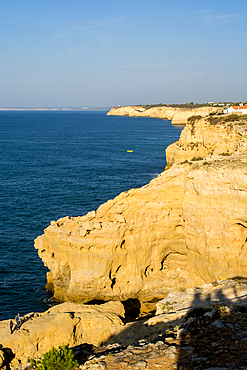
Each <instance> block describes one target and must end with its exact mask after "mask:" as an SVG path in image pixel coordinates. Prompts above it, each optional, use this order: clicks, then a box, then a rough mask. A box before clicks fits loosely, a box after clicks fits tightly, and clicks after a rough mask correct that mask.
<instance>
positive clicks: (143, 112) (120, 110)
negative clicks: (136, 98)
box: [107, 105, 223, 125]
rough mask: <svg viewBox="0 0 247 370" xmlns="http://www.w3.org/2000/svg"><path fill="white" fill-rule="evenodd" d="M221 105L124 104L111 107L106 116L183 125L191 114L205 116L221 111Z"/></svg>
mask: <svg viewBox="0 0 247 370" xmlns="http://www.w3.org/2000/svg"><path fill="white" fill-rule="evenodd" d="M222 111H223V108H222V107H209V106H204V107H198V108H178V107H170V106H168V107H166V106H156V107H152V106H151V107H150V106H147V107H146V106H142V105H138V106H126V107H113V108H112V109H111V110H110V111H109V112H108V113H107V115H108V116H130V117H150V118H161V119H166V120H171V121H172V124H173V125H185V124H186V122H187V119H188V118H189V117H191V116H198V115H200V116H207V115H209V113H214V112H222Z"/></svg>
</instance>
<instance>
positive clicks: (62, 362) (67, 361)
mask: <svg viewBox="0 0 247 370" xmlns="http://www.w3.org/2000/svg"><path fill="white" fill-rule="evenodd" d="M30 363H31V364H32V366H33V367H34V368H35V369H38V370H74V369H75V368H76V367H77V366H79V364H78V362H77V361H76V360H75V358H74V354H73V352H72V350H71V349H70V348H69V346H68V345H65V344H63V345H62V346H60V347H59V349H56V348H54V347H52V348H51V349H50V351H49V352H46V353H45V354H44V355H43V357H42V359H41V360H39V361H37V362H35V365H34V360H30Z"/></svg>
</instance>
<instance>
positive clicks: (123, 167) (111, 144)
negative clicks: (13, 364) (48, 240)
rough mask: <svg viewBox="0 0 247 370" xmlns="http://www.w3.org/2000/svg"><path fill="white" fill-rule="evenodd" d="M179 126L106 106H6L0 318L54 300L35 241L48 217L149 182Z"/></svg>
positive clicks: (0, 176) (0, 175)
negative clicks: (31, 109)
mask: <svg viewBox="0 0 247 370" xmlns="http://www.w3.org/2000/svg"><path fill="white" fill-rule="evenodd" d="M181 130H182V128H181V127H176V126H172V125H171V123H170V121H164V120H158V119H151V118H131V117H114V116H107V115H106V112H17V111H15V112H13V111H12V112H4V111H2V112H0V192H1V204H0V320H4V319H8V318H11V317H14V316H15V315H16V313H17V312H20V314H21V315H24V314H26V313H28V312H33V311H36V312H41V311H44V310H46V309H47V308H48V306H49V304H50V303H51V296H50V295H49V293H48V292H46V291H45V289H44V288H43V287H44V285H45V284H46V272H47V269H46V268H45V267H44V266H43V263H42V261H41V260H40V259H39V257H38V254H37V251H36V250H35V249H34V247H33V241H34V239H35V238H36V237H37V236H38V235H41V234H42V232H43V229H44V228H45V227H47V226H48V225H49V223H50V221H51V220H57V219H58V218H60V217H64V216H78V215H83V214H85V213H87V212H88V211H91V210H96V209H97V208H98V207H99V205H100V204H101V203H103V202H105V201H107V200H108V199H110V198H113V197H115V196H116V195H118V194H119V193H120V192H122V191H125V190H128V189H130V188H134V187H140V186H142V185H145V184H147V183H148V182H149V181H150V180H151V179H152V178H154V177H155V176H157V175H158V174H159V173H160V172H161V171H162V170H163V169H164V167H165V165H166V162H165V157H164V150H165V148H166V147H167V146H168V145H169V144H171V143H172V142H174V141H176V140H178V138H179V135H180V132H181ZM127 150H133V152H132V153H128V152H127Z"/></svg>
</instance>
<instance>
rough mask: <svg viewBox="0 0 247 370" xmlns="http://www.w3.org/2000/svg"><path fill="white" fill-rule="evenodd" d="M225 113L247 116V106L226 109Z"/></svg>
mask: <svg viewBox="0 0 247 370" xmlns="http://www.w3.org/2000/svg"><path fill="white" fill-rule="evenodd" d="M224 113H231V114H234V113H235V114H247V104H246V105H240V106H237V105H236V106H234V105H233V106H231V107H229V108H224Z"/></svg>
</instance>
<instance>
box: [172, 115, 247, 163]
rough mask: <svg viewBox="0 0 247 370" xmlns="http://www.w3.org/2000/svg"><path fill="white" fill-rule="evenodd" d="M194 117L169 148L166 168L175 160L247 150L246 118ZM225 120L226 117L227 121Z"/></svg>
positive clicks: (181, 160)
mask: <svg viewBox="0 0 247 370" xmlns="http://www.w3.org/2000/svg"><path fill="white" fill-rule="evenodd" d="M231 117H232V116H224V117H221V118H220V117H218V118H213V117H207V118H204V119H197V117H196V116H195V117H191V119H190V120H189V121H188V123H187V125H186V126H185V128H184V129H183V131H182V133H181V136H180V139H179V140H178V141H177V142H175V143H173V144H171V145H170V146H169V147H168V148H167V149H166V160H167V168H168V167H170V166H172V165H173V164H174V163H178V162H183V161H186V160H187V161H189V160H191V159H198V158H204V157H206V156H208V155H218V154H221V155H225V156H227V155H230V154H236V155H237V154H242V153H246V151H247V123H246V118H245V117H244V118H243V119H241V118H239V120H238V121H234V117H232V119H231ZM225 120H226V121H225Z"/></svg>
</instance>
